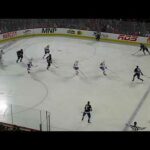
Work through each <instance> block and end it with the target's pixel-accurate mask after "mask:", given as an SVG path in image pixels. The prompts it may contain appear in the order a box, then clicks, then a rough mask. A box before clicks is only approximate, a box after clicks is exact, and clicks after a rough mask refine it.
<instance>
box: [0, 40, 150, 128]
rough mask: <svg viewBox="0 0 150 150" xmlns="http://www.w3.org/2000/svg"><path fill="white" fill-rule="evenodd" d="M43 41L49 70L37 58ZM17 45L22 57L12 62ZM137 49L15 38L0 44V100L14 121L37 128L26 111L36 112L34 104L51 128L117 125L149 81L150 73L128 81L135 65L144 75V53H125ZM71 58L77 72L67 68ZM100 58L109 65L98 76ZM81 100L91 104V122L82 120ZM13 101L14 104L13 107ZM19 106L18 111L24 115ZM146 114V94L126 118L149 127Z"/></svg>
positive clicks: (149, 103) (149, 101) (149, 100)
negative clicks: (48, 119) (30, 62)
mask: <svg viewBox="0 0 150 150" xmlns="http://www.w3.org/2000/svg"><path fill="white" fill-rule="evenodd" d="M5 44H8V43H5ZM48 44H49V45H50V51H51V53H52V59H53V62H54V65H52V66H51V67H50V69H49V71H48V70H46V67H47V63H46V60H43V59H42V56H43V55H44V50H43V49H44V47H45V46H46V45H48ZM2 46H3V45H0V47H2ZM21 48H22V49H24V59H23V62H22V63H16V51H17V50H19V49H21ZM137 50H139V47H136V46H129V45H121V44H114V43H104V42H97V41H89V40H80V39H75V38H63V37H35V38H28V39H22V40H18V41H16V42H14V43H13V44H12V45H10V46H9V47H6V48H4V52H5V55H4V56H3V66H1V67H0V101H5V102H6V103H8V104H13V105H14V106H13V107H14V108H13V111H14V115H18V117H19V119H18V120H19V121H16V123H18V124H20V125H25V126H27V127H33V128H37V129H38V128H39V125H38V123H37V122H36V121H34V120H33V118H32V119H30V117H31V116H34V115H35V117H36V115H37V114H34V113H35V111H33V110H36V109H38V110H47V111H49V112H50V113H51V129H52V130H54V131H55V130H56V131H57V130H62V131H122V130H124V128H125V124H126V123H128V121H129V120H130V118H131V116H132V115H133V113H134V112H135V110H136V108H137V106H138V104H139V103H140V102H141V99H142V97H143V95H144V94H145V92H146V91H147V89H148V87H149V85H150V82H149V81H150V78H146V77H144V76H142V78H143V79H144V83H141V81H138V80H137V79H136V80H135V82H134V83H132V82H131V80H132V77H133V70H134V68H135V67H136V66H137V65H139V67H140V68H141V70H142V71H143V73H144V74H145V75H149V76H150V67H149V64H150V56H149V55H146V56H144V55H143V54H142V52H141V53H138V54H137V55H131V54H132V53H134V52H136V51H137ZM29 58H33V65H34V67H33V68H32V69H31V74H28V73H27V70H26V64H27V62H28V59H29ZM75 60H79V67H80V70H81V72H82V73H81V72H80V73H79V75H78V76H75V71H74V70H73V63H74V61H75ZM103 60H105V62H106V65H107V67H108V69H110V70H111V71H110V70H106V73H107V76H103V74H102V72H101V70H100V69H99V63H100V62H101V61H103ZM56 66H57V67H56ZM87 101H90V102H91V105H92V108H93V112H92V113H91V115H92V118H91V122H92V123H91V124H88V123H87V118H85V120H84V121H81V117H82V112H83V110H84V106H85V104H86V103H87ZM15 106H17V107H18V108H17V109H16V110H15ZM19 106H20V107H19ZM24 107H25V108H30V109H27V110H26V109H24ZM20 111H24V112H23V113H24V114H25V115H24V117H25V119H24V118H22V117H21V112H20ZM149 114H150V95H149V94H148V95H147V97H146V98H145V99H144V102H143V103H142V105H141V107H140V108H139V109H138V110H137V112H136V114H135V115H134V117H133V119H132V123H133V121H137V122H138V124H139V126H144V127H146V130H150V116H149ZM19 115H20V116H19ZM38 115H39V114H38ZM16 118H17V117H16ZM21 118H22V119H21ZM14 119H15V116H14ZM25 120H26V121H25ZM37 120H38V121H39V119H38V117H37ZM14 122H15V120H14ZM127 130H130V129H127Z"/></svg>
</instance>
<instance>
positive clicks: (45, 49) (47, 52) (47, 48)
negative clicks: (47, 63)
mask: <svg viewBox="0 0 150 150" xmlns="http://www.w3.org/2000/svg"><path fill="white" fill-rule="evenodd" d="M44 52H45V54H44V56H43V59H44V57H45V56H46V54H49V53H50V50H49V45H47V46H46V47H45V48H44Z"/></svg>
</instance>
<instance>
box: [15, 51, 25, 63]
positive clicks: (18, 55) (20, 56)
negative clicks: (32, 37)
mask: <svg viewBox="0 0 150 150" xmlns="http://www.w3.org/2000/svg"><path fill="white" fill-rule="evenodd" d="M17 57H18V59H17V60H16V62H17V63H18V61H19V60H20V62H22V59H23V49H21V50H19V51H17Z"/></svg>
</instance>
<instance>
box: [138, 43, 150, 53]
mask: <svg viewBox="0 0 150 150" xmlns="http://www.w3.org/2000/svg"><path fill="white" fill-rule="evenodd" d="M141 50H142V51H143V53H144V55H146V54H145V51H146V52H148V53H149V55H150V52H149V50H148V48H147V47H146V46H145V45H144V44H142V43H141V44H140V50H139V51H141Z"/></svg>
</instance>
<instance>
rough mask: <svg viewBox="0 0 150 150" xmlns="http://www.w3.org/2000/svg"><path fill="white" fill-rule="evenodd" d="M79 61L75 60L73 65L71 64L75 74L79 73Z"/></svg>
mask: <svg viewBox="0 0 150 150" xmlns="http://www.w3.org/2000/svg"><path fill="white" fill-rule="evenodd" d="M78 63H79V61H78V60H76V61H75V63H74V65H73V69H74V70H75V71H76V75H78V74H79V66H78Z"/></svg>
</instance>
